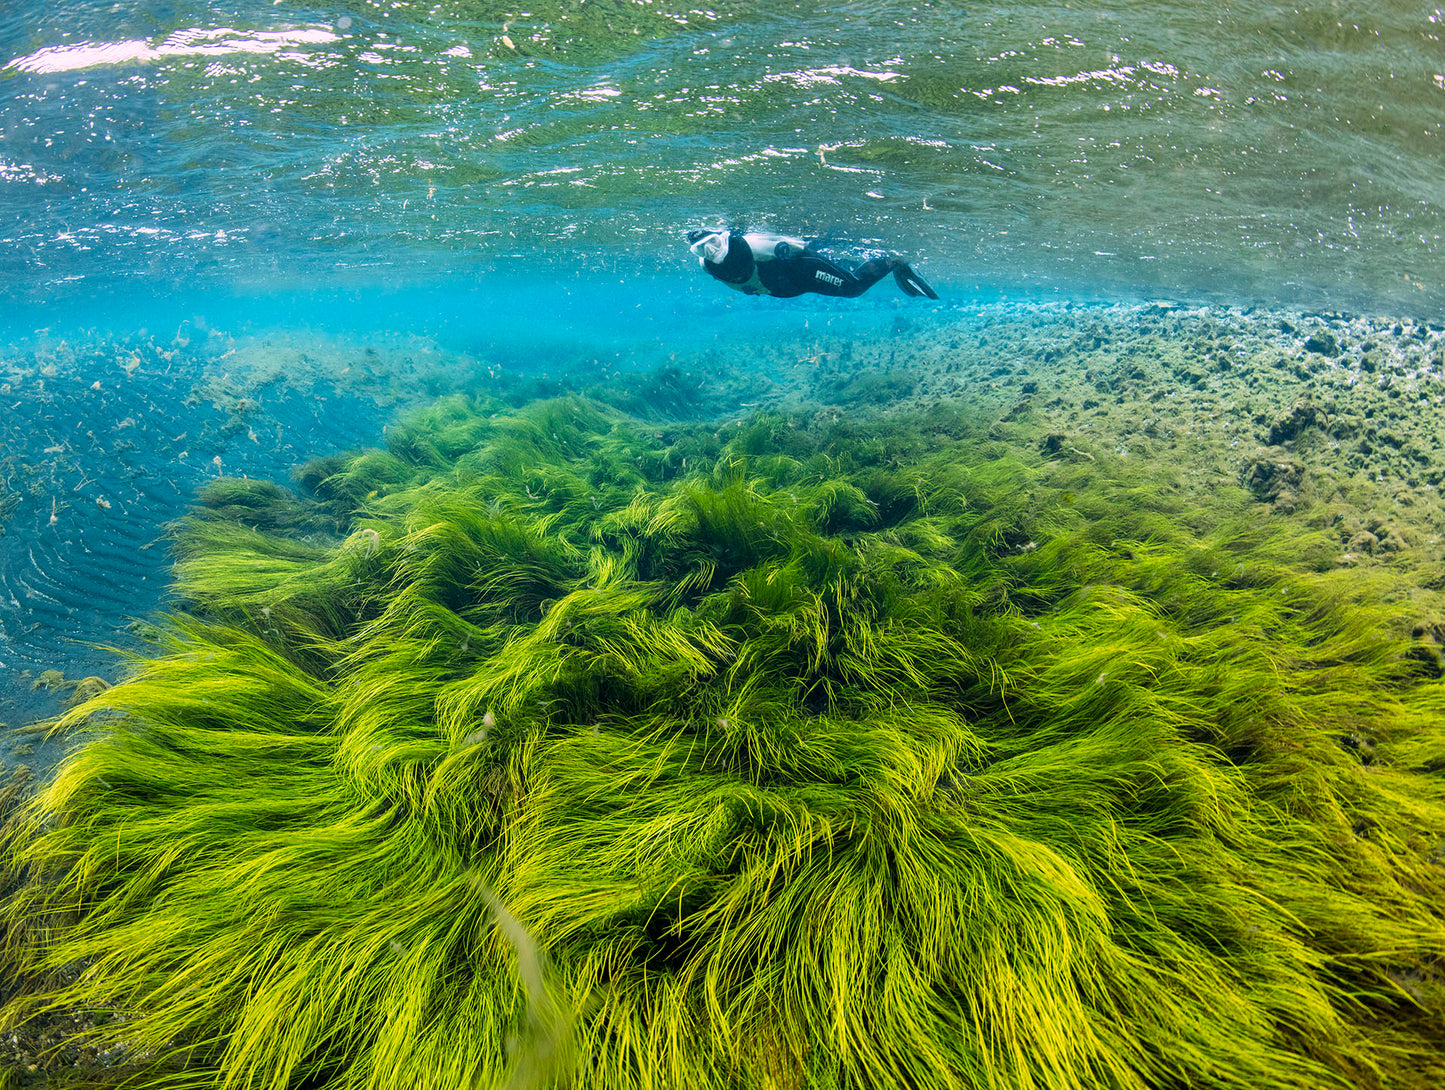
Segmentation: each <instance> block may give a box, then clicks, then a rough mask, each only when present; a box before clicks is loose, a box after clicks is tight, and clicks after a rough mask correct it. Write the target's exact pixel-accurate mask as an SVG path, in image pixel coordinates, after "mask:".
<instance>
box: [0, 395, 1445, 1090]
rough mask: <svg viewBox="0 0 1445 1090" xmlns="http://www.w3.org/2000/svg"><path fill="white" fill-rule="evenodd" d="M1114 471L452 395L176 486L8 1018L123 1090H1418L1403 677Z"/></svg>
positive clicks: (929, 438) (22, 951) (1250, 550)
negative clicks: (372, 444)
mask: <svg viewBox="0 0 1445 1090" xmlns="http://www.w3.org/2000/svg"><path fill="white" fill-rule="evenodd" d="M1117 468H1118V467H1115V469H1110V468H1109V467H1106V466H1104V465H1102V464H1101V463H1087V464H1085V465H1083V466H1082V467H1078V466H1075V467H1061V466H1057V465H1042V464H1037V463H1026V462H1024V461H1020V460H1019V459H1018V458H1016V457H1013V456H1010V455H1009V454H1008V453H1007V452H1006V451H1004V450H1003V449H1002V448H1000V447H998V446H997V445H995V444H990V443H988V442H987V441H985V440H982V439H979V438H977V437H974V436H972V435H970V433H969V430H968V428H967V427H966V426H964V425H963V424H961V423H960V422H959V421H956V420H951V419H948V418H946V417H945V416H943V415H940V416H937V417H935V418H929V419H918V420H912V421H898V420H892V421H889V420H887V419H878V420H874V421H871V422H869V423H868V424H867V425H857V426H850V425H849V424H848V423H847V422H846V421H844V422H841V423H835V424H833V425H830V426H825V425H812V424H809V423H808V422H806V421H802V420H798V421H789V420H783V419H759V420H752V421H745V422H741V423H738V424H733V425H729V426H727V427H725V428H723V429H722V430H720V431H716V432H714V431H713V430H712V429H711V428H708V429H703V428H697V427H683V426H672V425H667V426H661V427H658V426H645V425H642V424H639V423H637V422H635V421H631V420H629V419H626V418H622V417H619V416H616V415H615V414H611V413H609V412H607V411H605V410H602V409H600V408H598V407H596V406H594V405H591V404H589V403H584V402H580V401H572V400H568V401H557V402H546V403H540V404H537V405H534V406H532V407H530V408H529V409H527V410H524V411H522V412H520V413H515V414H510V415H498V416H489V415H488V414H487V412H485V411H484V410H483V409H482V407H480V406H476V405H472V404H469V403H467V402H464V401H452V402H447V403H444V404H442V405H440V406H438V407H437V408H436V409H434V410H431V411H429V412H428V413H425V414H422V415H421V416H419V417H416V418H414V419H412V420H411V421H410V422H408V423H407V424H406V425H404V426H402V427H399V428H397V429H394V430H393V432H392V434H391V437H390V440H389V449H388V450H387V451H385V452H372V453H367V454H363V455H360V456H357V457H351V458H345V459H332V460H330V461H327V462H325V463H318V464H316V465H313V466H312V467H309V469H308V480H309V482H310V483H311V484H312V485H313V486H314V487H315V490H316V494H317V496H318V501H316V502H311V501H298V500H297V499H296V498H295V497H294V496H292V495H291V494H290V493H287V492H284V491H283V490H277V489H275V488H274V487H272V486H264V485H258V484H255V483H254V482H240V481H225V482H220V483H218V484H217V485H216V486H214V487H213V488H212V490H211V491H210V493H209V494H208V495H207V496H206V497H205V499H206V502H207V507H206V508H205V509H204V510H203V512H202V513H201V514H200V515H198V516H197V517H196V518H194V519H192V520H191V521H190V522H189V523H188V525H187V526H186V527H185V528H184V529H183V531H182V532H181V535H180V540H179V553H180V562H179V565H178V569H177V571H178V576H177V578H178V590H179V593H180V594H181V596H182V598H183V599H184V600H186V601H187V602H188V603H189V604H190V610H191V612H190V613H189V614H183V615H178V616H177V617H176V618H175V619H174V621H173V622H172V623H171V625H170V627H169V629H168V631H167V632H166V633H165V634H164V635H163V636H162V637H161V638H160V640H159V643H158V647H157V650H156V652H155V654H154V655H153V656H151V657H148V658H143V659H138V660H136V661H135V662H134V663H133V667H132V676H131V678H130V680H129V681H127V682H126V683H124V684H121V685H117V686H116V687H114V688H112V689H110V690H108V691H106V692H104V693H101V694H100V695H98V696H97V697H95V698H94V699H92V700H90V701H89V702H88V703H86V704H84V705H83V706H81V707H78V708H76V709H75V710H73V711H72V712H70V713H69V714H67V715H66V717H65V718H64V720H63V725H64V726H65V727H67V728H70V729H72V730H74V731H76V732H77V734H78V736H79V737H80V739H81V741H80V743H79V744H78V746H77V748H76V749H75V750H74V751H73V753H72V754H71V755H70V757H69V758H68V759H67V760H66V762H65V763H64V765H63V766H62V767H61V769H60V770H59V772H58V774H57V775H56V777H55V779H54V781H53V783H51V784H50V785H49V786H48V787H47V788H46V789H45V790H44V791H43V793H41V794H40V795H39V797H38V798H36V799H35V800H34V802H33V803H32V804H31V805H30V807H29V808H28V810H26V811H25V812H24V813H23V814H22V816H21V820H20V821H19V822H18V825H17V828H16V829H15V831H14V833H13V835H12V837H11V841H10V847H9V851H10V853H11V863H12V865H15V866H21V867H23V868H25V871H26V873H27V874H28V881H27V882H26V883H25V884H23V885H22V886H21V888H20V890H19V892H18V893H15V894H14V895H12V897H11V898H10V900H9V902H8V903H7V905H6V907H5V922H6V923H7V924H8V926H9V928H10V938H9V939H8V941H7V945H6V948H5V951H4V955H5V961H6V964H4V965H3V966H0V971H16V972H20V971H23V972H25V973H27V974H31V975H36V976H43V975H44V973H45V972H46V971H49V970H58V969H63V968H66V967H69V971H68V972H64V973H61V974H60V975H58V976H57V977H55V978H54V979H55V980H57V981H58V983H54V984H52V985H50V986H49V987H40V988H39V989H38V990H37V992H36V994H34V995H32V996H31V997H29V998H28V999H27V1000H25V1001H17V1002H16V1003H14V1004H12V1008H11V1010H10V1011H9V1014H10V1016H11V1017H12V1018H14V1017H22V1016H24V1014H25V1013H26V1012H28V1011H31V1010H34V1009H36V1008H37V1007H44V1006H46V1005H50V1006H53V1007H57V1008H60V1009H81V1010H91V1011H94V1010H105V1011H109V1012H113V1014H114V1015H115V1018H114V1020H112V1021H110V1022H108V1023H107V1024H104V1025H101V1026H100V1027H99V1028H98V1029H97V1030H96V1032H97V1033H98V1034H99V1035H100V1036H101V1038H102V1039H103V1040H104V1041H105V1042H106V1043H109V1044H121V1045H124V1047H125V1048H126V1050H127V1054H128V1055H129V1056H130V1057H131V1058H132V1062H133V1063H135V1064H137V1065H138V1067H139V1068H140V1069H141V1070H142V1071H143V1072H149V1074H151V1075H152V1076H154V1078H155V1079H156V1080H157V1081H158V1083H159V1084H160V1085H167V1086H201V1085H223V1086H255V1087H262V1086H264V1087H275V1088H281V1087H301V1086H307V1087H322V1086H325V1087H348V1088H349V1087H358V1088H359V1087H377V1088H382V1087H388V1088H389V1087H398V1088H400V1087H408V1088H410V1087H416V1086H434V1087H462V1086H487V1085H501V1084H505V1083H507V1082H508V1080H511V1084H512V1085H520V1084H524V1083H531V1084H536V1083H541V1082H546V1081H549V1080H556V1081H557V1082H558V1083H560V1084H564V1085H577V1086H587V1087H607V1088H610V1087H656V1088H675V1087H720V1088H721V1087H740V1088H741V1087H780V1088H792V1087H814V1086H816V1087H894V1086H910V1087H919V1088H923V1087H940V1088H942V1087H985V1086H987V1087H1028V1086H1038V1087H1044V1086H1049V1087H1053V1086H1059V1087H1063V1086H1087V1087H1095V1086H1111V1087H1153V1086H1159V1087H1175V1086H1177V1087H1184V1086H1191V1087H1197V1086H1223V1087H1231V1086H1232V1087H1241V1088H1246V1087H1247V1088H1251V1090H1253V1088H1257V1087H1261V1086H1270V1087H1301V1088H1316V1087H1321V1086H1328V1085H1340V1086H1347V1085H1366V1086H1372V1085H1385V1084H1388V1085H1397V1086H1404V1085H1418V1086H1433V1085H1439V1084H1440V1083H1441V1082H1442V1081H1445V1058H1442V1054H1441V1051H1440V1047H1441V1043H1442V1041H1445V987H1442V983H1441V978H1440V969H1439V959H1440V957H1441V955H1442V953H1445V919H1442V908H1441V906H1442V905H1445V900H1442V893H1445V872H1442V868H1441V865H1440V861H1439V856H1438V854H1437V853H1438V851H1439V849H1440V846H1441V843H1442V835H1445V807H1442V804H1441V789H1440V782H1439V778H1438V774H1437V773H1436V772H1435V769H1436V768H1438V767H1440V766H1441V765H1442V764H1445V726H1442V724H1445V718H1442V711H1445V688H1442V683H1441V682H1440V681H1439V680H1436V679H1434V678H1432V677H1431V676H1430V675H1431V674H1432V673H1438V670H1437V671H1422V670H1420V669H1419V668H1418V663H1417V662H1416V661H1415V660H1413V659H1411V658H1410V657H1408V656H1406V655H1405V654H1404V651H1405V650H1406V647H1405V644H1404V642H1403V641H1402V640H1398V639H1395V638H1392V637H1390V636H1389V635H1388V632H1389V630H1390V625H1389V624H1388V622H1389V620H1390V617H1389V616H1388V615H1387V614H1386V613H1385V612H1383V610H1382V608H1381V607H1378V606H1374V605H1370V604H1368V603H1369V601H1370V600H1371V588H1370V587H1368V586H1362V585H1360V583H1359V580H1360V576H1359V575H1358V574H1354V575H1352V576H1350V578H1352V579H1354V580H1355V585H1353V586H1349V585H1346V584H1343V583H1340V582H1338V581H1337V578H1338V577H1333V578H1332V577H1329V576H1325V575H1319V574H1311V573H1310V572H1308V571H1307V570H1306V569H1307V568H1308V563H1307V561H1308V559H1309V556H1310V555H1311V554H1310V549H1311V548H1312V542H1313V539H1312V538H1310V537H1309V536H1308V535H1307V534H1305V533H1303V532H1302V531H1300V532H1295V533H1293V536H1291V534H1290V532H1287V531H1279V530H1273V531H1272V530H1268V529H1266V528H1265V527H1263V526H1261V525H1260V524H1259V523H1258V522H1257V521H1252V520H1251V519H1250V518H1248V517H1247V514H1248V513H1247V511H1246V509H1245V508H1244V507H1243V505H1242V503H1240V505H1239V506H1235V505H1236V503H1239V501H1236V500H1235V499H1234V498H1233V497H1231V496H1220V497H1218V498H1217V502H1216V503H1215V505H1214V506H1213V507H1212V508H1211V509H1210V510H1208V511H1197V510H1195V511H1190V510H1185V509H1183V508H1181V506H1180V504H1179V502H1178V501H1177V500H1175V499H1173V498H1172V496H1171V491H1170V489H1169V487H1168V482H1167V480H1164V479H1162V478H1155V479H1151V480H1149V481H1141V480H1139V479H1138V478H1137V477H1135V478H1134V479H1128V478H1125V477H1124V476H1123V475H1122V473H1121V472H1119V471H1117ZM1135 472H1136V473H1137V471H1135ZM257 527H261V529H258V528H257ZM325 542H330V543H325ZM336 542H340V544H336ZM1290 558H1295V559H1296V561H1297V562H1296V563H1295V564H1293V566H1292V565H1291V564H1289V563H1287V562H1286V561H1288V560H1289V559H1290Z"/></svg>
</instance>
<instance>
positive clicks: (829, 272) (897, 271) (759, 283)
mask: <svg viewBox="0 0 1445 1090" xmlns="http://www.w3.org/2000/svg"><path fill="white" fill-rule="evenodd" d="M687 242H688V247H689V248H690V249H691V250H692V252H693V253H695V254H697V255H698V257H700V258H701V259H702V267H703V268H704V269H706V270H707V271H708V273H710V274H711V275H712V276H713V277H715V278H716V279H718V280H721V281H722V282H723V283H724V284H726V285H727V286H728V287H730V288H736V289H737V290H738V291H740V292H743V293H744V294H746V295H776V296H777V297H778V298H780V299H791V298H792V297H793V296H795V295H802V294H803V293H804V292H815V293H816V294H818V295H835V296H842V297H843V298H845V299H852V298H855V297H856V296H859V295H862V294H863V293H864V292H865V291H867V290H868V289H869V288H871V287H872V286H873V285H874V284H876V283H878V281H880V280H882V279H883V277H884V276H886V275H887V274H888V273H892V274H893V280H894V282H895V283H897V285H898V287H899V288H900V289H902V291H903V294H904V295H911V296H919V295H926V296H927V297H928V298H930V299H937V298H938V295H937V293H936V292H935V291H934V290H933V289H932V288H930V287H929V286H928V282H927V281H926V280H924V279H923V277H921V276H919V275H918V274H917V273H916V272H914V271H913V270H912V269H911V268H909V267H908V264H907V262H905V261H902V260H900V259H899V258H896V257H891V256H885V257H872V258H869V259H868V260H867V261H865V262H863V264H861V265H859V266H858V267H857V268H856V269H854V270H853V271H852V272H849V271H848V270H847V269H845V268H843V267H842V266H841V265H836V264H834V263H833V262H831V261H829V260H828V259H827V258H825V257H823V256H821V255H820V254H819V253H818V252H817V249H816V247H817V246H818V243H816V242H804V241H803V240H802V239H800V238H789V237H787V236H786V235H774V234H770V233H768V232H764V231H748V232H746V233H744V232H741V231H706V230H698V231H689V232H688V233H687Z"/></svg>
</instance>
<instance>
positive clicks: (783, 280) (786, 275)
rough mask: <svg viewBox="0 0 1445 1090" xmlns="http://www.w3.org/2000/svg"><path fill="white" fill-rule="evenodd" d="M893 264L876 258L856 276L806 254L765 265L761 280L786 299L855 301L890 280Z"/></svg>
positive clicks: (761, 271)
mask: <svg viewBox="0 0 1445 1090" xmlns="http://www.w3.org/2000/svg"><path fill="white" fill-rule="evenodd" d="M892 260H893V259H892V258H886V257H875V258H873V259H872V260H870V261H865V262H864V263H863V264H862V265H860V266H859V267H858V269H857V271H856V272H849V271H848V270H847V269H845V268H843V266H841V265H835V264H833V262H831V261H829V260H828V259H827V258H823V257H819V256H818V255H817V254H809V253H804V254H799V255H798V256H796V257H790V258H788V259H786V260H780V261H764V262H762V263H760V264H759V265H758V276H759V278H760V279H761V280H762V281H763V285H764V286H765V287H766V288H767V289H768V292H769V293H770V294H772V295H776V296H779V297H780V298H784V299H786V298H788V297H790V296H793V295H802V294H803V293H804V292H814V293H816V294H818V295H832V296H836V297H840V298H843V299H852V298H854V297H855V296H858V295H862V294H863V293H864V292H865V291H867V290H868V289H869V288H871V287H872V286H873V285H874V284H876V283H878V281H879V280H881V279H882V278H883V277H884V276H886V275H887V274H888V272H889V271H890V270H891V269H892V268H893V266H892V264H890V262H891V261H892Z"/></svg>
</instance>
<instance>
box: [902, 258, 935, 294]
mask: <svg viewBox="0 0 1445 1090" xmlns="http://www.w3.org/2000/svg"><path fill="white" fill-rule="evenodd" d="M893 281H894V283H896V284H897V285H898V287H899V288H900V289H902V291H903V294H904V295H909V296H912V297H914V298H915V299H916V298H917V297H918V296H920V295H926V296H928V298H930V299H937V298H938V292H936V291H934V290H933V289H932V288H930V287H929V286H928V281H927V280H925V279H923V277H921V276H919V275H918V274H917V273H916V272H914V271H913V270H912V269H911V268H909V267H908V266H907V265H905V264H904V263H903V262H901V261H900V262H899V263H898V267H897V268H896V269H894V270H893Z"/></svg>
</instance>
